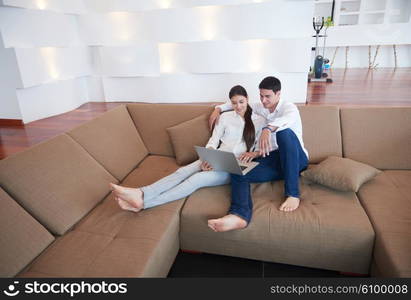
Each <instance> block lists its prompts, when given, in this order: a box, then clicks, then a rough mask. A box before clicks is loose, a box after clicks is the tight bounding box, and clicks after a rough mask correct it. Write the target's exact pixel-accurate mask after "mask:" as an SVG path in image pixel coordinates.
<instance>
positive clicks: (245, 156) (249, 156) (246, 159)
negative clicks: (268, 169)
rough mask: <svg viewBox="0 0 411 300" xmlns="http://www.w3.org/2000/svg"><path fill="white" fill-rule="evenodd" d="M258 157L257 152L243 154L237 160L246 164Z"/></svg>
mask: <svg viewBox="0 0 411 300" xmlns="http://www.w3.org/2000/svg"><path fill="white" fill-rule="evenodd" d="M258 156H260V153H259V152H244V153H243V154H241V155H240V157H239V158H238V159H239V160H240V161H241V162H242V163H248V162H250V161H252V160H253V159H254V158H256V157H258Z"/></svg>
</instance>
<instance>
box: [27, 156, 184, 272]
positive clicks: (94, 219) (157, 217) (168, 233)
mask: <svg viewBox="0 0 411 300" xmlns="http://www.w3.org/2000/svg"><path fill="white" fill-rule="evenodd" d="M177 167H178V166H177V164H176V161H175V159H173V158H171V157H161V156H148V157H147V158H145V159H144V160H143V161H142V162H141V164H140V165H139V166H138V167H137V168H136V169H135V170H133V171H132V172H131V173H130V174H129V175H128V176H127V177H126V178H125V180H124V182H123V183H122V185H127V186H133V187H135V186H141V185H146V184H150V183H152V182H154V181H155V180H158V179H160V178H162V177H163V176H165V175H168V174H170V173H171V172H173V171H174V170H175V169H176V168H177ZM183 203H184V200H178V201H174V202H171V203H168V204H165V205H162V206H157V207H153V208H150V209H147V210H143V211H140V212H139V213H134V212H130V211H125V210H122V209H121V208H120V207H119V206H118V204H117V202H116V201H115V200H114V199H113V195H112V194H110V195H108V196H107V197H106V199H104V201H102V202H101V203H100V204H99V205H98V206H97V207H95V208H94V209H93V210H92V211H91V212H90V213H89V214H88V215H87V216H86V217H85V218H84V219H82V220H81V221H80V222H79V223H78V224H76V226H75V227H74V229H73V231H71V232H70V233H68V234H67V235H66V236H64V237H62V238H61V239H59V240H58V241H56V242H55V243H54V244H53V245H52V246H51V247H50V249H48V251H47V252H46V253H44V254H43V255H42V256H41V257H40V258H39V259H38V260H36V261H35V263H33V264H32V265H31V266H30V267H29V268H27V269H26V270H25V272H23V273H22V274H20V276H21V277H29V276H33V277H37V276H39V277H45V276H46V277H47V274H49V275H50V276H57V277H76V276H78V277H165V276H167V274H168V271H169V269H170V267H171V265H172V264H173V262H174V259H175V256H176V255H177V253H178V250H179V236H178V234H179V226H180V210H181V207H182V205H183ZM45 274H46V275H45Z"/></svg>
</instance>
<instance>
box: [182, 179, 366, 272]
mask: <svg viewBox="0 0 411 300" xmlns="http://www.w3.org/2000/svg"><path fill="white" fill-rule="evenodd" d="M283 184H284V183H283V181H277V182H267V183H262V184H253V185H252V194H253V203H254V211H253V217H252V219H251V222H250V224H249V225H248V227H246V228H245V229H242V230H236V231H229V232H223V233H221V232H218V233H216V232H213V231H212V230H211V229H210V228H208V227H207V220H208V219H210V218H216V217H221V216H223V215H225V214H226V213H227V210H228V208H229V205H230V186H229V185H226V186H220V187H210V188H203V189H201V190H198V191H197V192H195V193H194V194H193V195H191V196H190V197H189V198H188V199H187V201H186V203H185V205H184V208H183V211H182V215H181V229H180V230H181V232H180V243H181V248H182V249H187V250H196V251H203V252H208V253H215V254H223V255H229V256H238V257H246V258H251V259H258V260H263V261H273V262H279V263H287V264H294V265H302V266H307V267H316V268H323V269H330V270H339V271H346V272H355V273H368V270H369V264H370V260H371V253H372V248H373V243H374V231H373V229H372V227H371V224H370V222H369V220H368V218H367V216H366V214H365V212H364V210H363V209H362V207H361V205H360V203H359V201H358V199H357V197H356V195H355V193H353V192H338V191H334V190H331V189H328V188H326V187H323V186H320V185H317V184H310V183H301V189H300V190H301V204H300V207H299V208H298V209H297V210H296V211H293V212H282V211H280V210H278V207H279V206H280V205H281V203H282V201H283V200H284V198H283V197H284V196H283V194H284V188H283Z"/></svg>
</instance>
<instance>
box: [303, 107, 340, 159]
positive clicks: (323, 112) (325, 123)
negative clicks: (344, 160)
mask: <svg viewBox="0 0 411 300" xmlns="http://www.w3.org/2000/svg"><path fill="white" fill-rule="evenodd" d="M298 109H299V110H300V116H301V122H302V127H303V140H304V146H305V148H306V149H307V151H308V154H309V157H310V163H319V162H321V161H322V160H324V159H325V158H327V157H328V156H331V155H332V156H342V142H341V128H340V125H341V124H340V114H339V109H338V107H337V106H323V105H321V106H298Z"/></svg>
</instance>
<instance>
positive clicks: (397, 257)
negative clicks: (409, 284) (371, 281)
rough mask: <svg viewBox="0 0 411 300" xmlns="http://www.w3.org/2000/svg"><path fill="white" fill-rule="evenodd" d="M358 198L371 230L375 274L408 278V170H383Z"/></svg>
mask: <svg viewBox="0 0 411 300" xmlns="http://www.w3.org/2000/svg"><path fill="white" fill-rule="evenodd" d="M358 197H359V199H360V201H361V204H362V205H363V206H364V209H365V210H366V212H367V214H368V217H369V218H370V220H371V223H372V225H373V227H374V229H375V234H376V239H375V248H374V260H375V264H376V266H377V267H378V270H379V272H380V274H379V275H381V276H386V277H411V256H410V253H411V171H409V170H395V171H394V170H392V171H384V172H383V173H381V174H380V175H378V176H377V177H375V178H374V179H373V180H370V181H369V182H367V183H365V184H364V185H363V186H362V187H361V189H360V190H359V192H358Z"/></svg>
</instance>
